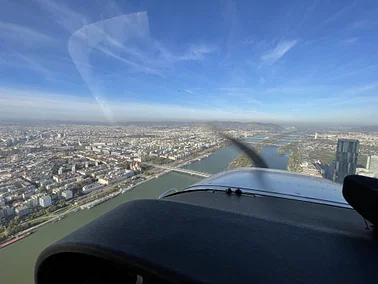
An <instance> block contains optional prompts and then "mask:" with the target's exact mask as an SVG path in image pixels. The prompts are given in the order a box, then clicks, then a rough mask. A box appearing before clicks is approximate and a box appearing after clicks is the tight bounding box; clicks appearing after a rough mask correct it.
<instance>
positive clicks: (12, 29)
mask: <svg viewBox="0 0 378 284" xmlns="http://www.w3.org/2000/svg"><path fill="white" fill-rule="evenodd" d="M0 37H1V38H2V39H3V40H4V39H8V40H12V41H15V42H22V43H23V44H25V45H27V46H29V47H30V46H33V45H35V44H51V43H53V42H54V39H53V38H51V37H50V36H48V35H46V34H44V33H42V32H39V31H36V30H33V29H31V28H28V27H25V26H20V25H16V24H12V23H6V22H0Z"/></svg>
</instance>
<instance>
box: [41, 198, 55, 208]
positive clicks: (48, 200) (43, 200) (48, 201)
mask: <svg viewBox="0 0 378 284" xmlns="http://www.w3.org/2000/svg"><path fill="white" fill-rule="evenodd" d="M51 204H52V201H51V196H50V195H45V196H41V197H40V198H39V205H41V206H42V207H49V206H50V205H51Z"/></svg>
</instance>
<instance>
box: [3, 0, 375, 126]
mask: <svg viewBox="0 0 378 284" xmlns="http://www.w3.org/2000/svg"><path fill="white" fill-rule="evenodd" d="M268 2H269V3H265V2H264V3H262V2H260V1H256V2H252V1H251V2H250V1H226V2H219V3H217V2H210V1H209V2H206V1H201V2H193V3H190V4H189V2H186V3H185V2H181V1H180V2H179V1H165V2H162V3H157V2H155V1H145V2H143V3H139V2H136V1H135V2H134V1H128V2H125V3H120V2H116V1H107V2H102V1H93V2H92V4H93V5H91V7H90V9H87V7H86V6H85V5H83V4H82V3H80V2H76V1H64V2H63V1H53V0H34V1H30V2H28V3H27V4H25V5H20V4H17V3H15V2H12V1H9V2H5V4H4V6H3V9H2V11H1V12H0V15H1V19H2V20H1V21H0V36H1V37H2V38H3V42H2V44H1V47H2V48H1V53H0V72H1V76H0V78H1V79H0V119H2V120H5V119H35V120H64V121H66V120H72V121H89V122H90V121H93V122H111V123H112V122H125V121H211V120H222V121H224V120H234V121H262V122H275V123H298V122H301V123H317V122H319V123H323V124H325V123H329V124H335V125H336V124H351V125H372V124H373V122H374V121H377V119H378V112H377V107H376V105H377V102H378V97H377V90H378V80H377V76H376V74H377V71H378V55H377V54H376V53H374V52H373V51H374V50H375V47H376V46H377V43H378V37H377V36H376V35H375V33H374V31H375V30H376V28H377V27H378V21H377V20H376V18H375V17H374V15H375V14H376V12H377V10H378V5H377V3H375V2H374V1H363V3H360V2H356V1H339V2H337V1H335V2H333V3H319V2H317V1H311V2H307V1H306V2H302V1H291V2H286V3H279V5H278V3H277V2H274V1H268ZM26 14H27V15H29V14H30V15H33V17H25V15H26ZM194 15H195V16H194ZM30 19H34V20H33V21H31V20H30ZM35 19H38V20H35ZM210 19H211V20H210Z"/></svg>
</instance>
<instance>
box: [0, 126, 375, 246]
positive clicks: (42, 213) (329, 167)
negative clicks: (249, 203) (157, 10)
mask: <svg viewBox="0 0 378 284" xmlns="http://www.w3.org/2000/svg"><path fill="white" fill-rule="evenodd" d="M217 127H218V128H219V129H222V131H224V132H226V133H227V134H228V135H230V136H233V137H236V138H239V139H242V140H245V139H246V138H251V137H257V136H260V137H262V138H261V139H260V140H259V141H258V142H256V143H254V144H249V145H250V147H254V148H255V149H256V151H258V152H259V151H261V150H262V149H263V147H265V146H268V145H276V147H277V151H278V153H277V154H278V155H286V156H288V164H287V168H288V170H290V171H293V172H298V173H302V174H306V175H312V176H317V177H320V178H327V179H330V180H333V181H335V182H342V179H343V178H344V177H345V175H348V174H354V173H357V174H361V175H366V176H371V177H378V133H377V132H374V131H371V130H363V131H357V130H351V129H347V130H345V129H344V130H340V129H338V130H337V129H328V130H325V129H323V130H320V129H316V130H302V129H297V128H294V127H281V126H278V125H275V124H262V123H218V125H217ZM0 133H1V136H0V220H1V223H0V241H1V242H3V244H4V243H10V242H12V240H17V239H18V238H21V237H24V236H27V235H28V234H31V233H32V232H33V230H34V229H35V228H37V227H38V226H42V225H43V224H45V223H48V222H58V221H59V220H60V219H62V218H65V216H66V215H67V214H69V213H70V212H75V211H78V210H81V209H86V208H91V207H93V206H96V205H97V204H99V203H101V202H104V201H106V200H108V199H109V198H113V197H115V196H117V195H118V194H121V193H122V192H124V191H127V190H129V189H131V188H133V187H135V186H136V185H138V184H140V183H143V182H145V181H147V180H149V179H151V178H154V177H157V176H159V175H161V174H163V173H165V172H169V171H171V170H175V169H177V170H180V167H181V166H183V165H185V164H188V163H191V162H192V161H195V160H198V159H201V158H204V157H207V156H208V155H211V153H212V152H214V151H215V150H218V149H220V148H221V147H223V146H225V145H226V144H227V141H225V140H224V139H223V138H221V137H220V136H219V135H218V134H219V133H218V134H217V133H216V132H214V129H213V128H211V127H207V126H204V125H198V124H194V123H165V124H162V123H160V124H153V123H151V124H149V123H135V124H127V125H85V124H74V123H70V124H69V123H67V124H62V123H59V124H58V123H49V124H21V123H3V124H1V125H0ZM282 141H285V143H281V142H282ZM343 143H349V144H348V145H351V146H348V147H347V148H348V149H347V151H346V152H345V151H344V150H343V149H344V148H345V147H343V146H342V145H343ZM339 148H340V149H339ZM345 149H346V148H345ZM343 151H344V152H345V153H347V156H348V158H347V159H349V160H345V159H344V158H343V157H344V156H343V155H342V152H343ZM343 159H344V160H343ZM343 163H344V164H345V165H347V168H348V170H345V169H343V167H344V166H343ZM246 166H253V165H252V162H251V161H250V160H249V159H248V158H247V157H246V156H245V155H244V154H242V155H240V156H239V157H238V158H236V159H235V160H234V161H232V162H231V163H230V165H229V167H230V168H235V167H246ZM182 171H184V170H182ZM343 171H344V172H343ZM198 174H199V175H201V173H198ZM205 176H206V173H204V174H203V175H202V177H205Z"/></svg>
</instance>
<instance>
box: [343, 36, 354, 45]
mask: <svg viewBox="0 0 378 284" xmlns="http://www.w3.org/2000/svg"><path fill="white" fill-rule="evenodd" d="M357 41H358V37H350V38H347V39H344V40H342V41H341V43H342V44H346V45H349V44H353V43H356V42H357Z"/></svg>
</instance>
